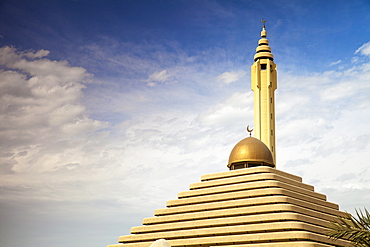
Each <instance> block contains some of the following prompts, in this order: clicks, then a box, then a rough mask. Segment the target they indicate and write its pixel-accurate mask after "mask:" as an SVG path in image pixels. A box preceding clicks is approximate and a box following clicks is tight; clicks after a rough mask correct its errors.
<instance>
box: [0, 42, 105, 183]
mask: <svg viewBox="0 0 370 247" xmlns="http://www.w3.org/2000/svg"><path fill="white" fill-rule="evenodd" d="M30 54H31V53H28V55H27V57H28V59H30V60H28V59H25V58H24V53H22V52H18V51H16V49H14V48H10V47H3V48H1V49H0V60H1V61H2V63H3V65H4V66H5V69H4V70H2V71H0V88H1V92H0V105H1V107H0V122H1V127H2V128H1V131H0V140H1V141H0V144H1V147H2V150H1V156H2V160H3V162H5V163H7V164H12V167H13V168H10V169H11V170H14V171H17V172H22V171H25V170H28V169H29V167H30V165H32V166H31V167H32V168H33V169H34V170H37V169H38V167H40V168H41V170H45V169H46V170H52V169H54V168H55V166H56V164H57V163H59V162H63V161H61V160H55V156H54V155H55V153H54V152H55V150H58V149H60V152H63V150H64V149H65V148H71V146H70V145H71V143H69V140H72V139H75V138H76V136H86V135H87V134H88V133H90V132H91V131H97V130H100V129H102V128H105V127H106V126H107V124H106V123H104V122H100V121H96V120H93V119H90V118H88V116H87V115H86V113H85V110H86V109H85V107H84V106H83V105H82V104H81V103H80V100H81V98H82V89H83V88H84V85H83V84H82V82H83V81H84V80H85V78H86V77H88V76H89V74H87V73H86V71H85V69H82V68H79V67H71V66H69V65H68V63H67V62H65V61H62V62H58V61H51V60H48V59H40V60H33V59H34V58H39V57H41V56H46V55H47V54H48V52H47V51H44V50H41V52H36V53H34V56H32V55H30ZM18 153H23V154H25V155H22V156H19V155H17V154H18ZM52 157H53V158H52ZM52 160H54V161H53V162H51V161H52ZM35 162H36V163H35ZM16 181H17V180H16ZM4 183H7V182H6V180H4Z"/></svg>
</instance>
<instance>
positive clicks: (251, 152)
mask: <svg viewBox="0 0 370 247" xmlns="http://www.w3.org/2000/svg"><path fill="white" fill-rule="evenodd" d="M254 166H270V167H275V164H274V159H273V157H272V154H271V151H270V149H269V148H268V147H267V146H266V145H265V144H264V143H263V142H262V141H260V140H258V139H257V138H254V137H247V138H245V139H243V140H241V141H240V142H238V143H237V144H236V145H235V147H234V148H233V150H232V151H231V153H230V157H229V164H228V165H227V167H229V168H230V169H231V170H236V169H240V168H247V167H254Z"/></svg>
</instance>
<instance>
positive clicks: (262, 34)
mask: <svg viewBox="0 0 370 247" xmlns="http://www.w3.org/2000/svg"><path fill="white" fill-rule="evenodd" d="M261 22H262V31H261V38H266V36H267V32H266V24H265V23H266V21H265V20H264V19H261Z"/></svg>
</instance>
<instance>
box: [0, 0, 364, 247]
mask: <svg viewBox="0 0 370 247" xmlns="http://www.w3.org/2000/svg"><path fill="white" fill-rule="evenodd" d="M261 18H264V19H266V20H267V22H266V27H267V33H268V39H269V42H270V46H271V48H272V53H273V54H274V56H275V63H276V64H277V66H278V89H277V91H276V110H277V116H276V124H277V126H276V127H277V130H276V135H277V168H278V169H280V170H283V171H286V172H289V173H292V174H295V175H299V176H302V177H303V182H305V183H307V184H310V185H313V186H315V190H316V191H318V192H320V193H324V194H326V195H327V197H328V200H329V201H331V202H335V203H337V204H339V205H340V209H341V210H344V211H349V212H353V211H354V208H363V207H367V208H368V209H369V208H370V197H369V195H370V168H369V160H370V129H369V128H368V125H369V120H370V97H369V96H370V38H369V37H370V2H369V1H367V0H364V1H340V0H339V1H322V0H320V1H312V0H310V1H259V2H257V1H192V0H188V1H180V0H178V1H165V0H163V1H160V0H158V1H148V0H145V1H144V0H136V1H129V0H124V1H83V0H81V1H69V0H64V1H17V0H12V1H8V0H3V1H1V2H0V47H1V48H0V101H1V102H0V118H1V120H0V127H1V128H0V143H1V149H0V176H1V179H0V189H1V193H0V209H1V210H0V219H1V228H0V246H4V247H10V246H16V245H20V244H24V243H27V245H28V246H30V247H40V246H55V247H61V246H70V247H80V246H81V247H82V246H91V247H95V246H105V245H108V244H114V243H116V241H117V238H118V236H120V235H124V234H128V233H129V230H130V227H132V226H138V225H141V220H142V219H143V218H144V217H150V216H152V215H153V212H154V210H155V209H157V208H162V207H165V202H166V201H167V200H170V199H174V198H176V195H177V193H178V192H180V191H184V190H187V189H188V185H189V184H190V183H193V182H197V181H199V178H200V176H201V175H204V174H208V173H213V172H220V171H226V170H227V168H226V165H227V160H228V156H229V154H230V151H231V149H232V148H233V146H234V145H235V144H236V143H237V142H238V141H239V140H241V139H242V138H244V137H246V136H247V133H246V131H245V127H246V125H248V124H250V125H253V93H252V91H251V90H250V65H252V63H253V55H254V52H255V48H256V46H257V42H258V39H259V35H260V30H261V22H260V19H261Z"/></svg>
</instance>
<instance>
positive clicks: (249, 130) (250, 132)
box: [247, 125, 253, 136]
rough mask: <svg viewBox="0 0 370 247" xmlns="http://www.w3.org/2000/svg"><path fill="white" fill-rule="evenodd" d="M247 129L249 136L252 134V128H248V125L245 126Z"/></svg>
mask: <svg viewBox="0 0 370 247" xmlns="http://www.w3.org/2000/svg"><path fill="white" fill-rule="evenodd" d="M247 131H248V132H249V136H252V131H253V129H249V125H248V126H247Z"/></svg>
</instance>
